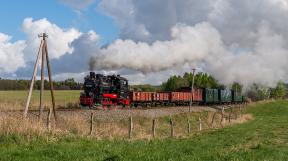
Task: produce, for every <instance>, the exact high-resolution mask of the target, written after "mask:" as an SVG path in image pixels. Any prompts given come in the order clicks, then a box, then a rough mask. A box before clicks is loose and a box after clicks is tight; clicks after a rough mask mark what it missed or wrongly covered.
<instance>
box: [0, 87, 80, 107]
mask: <svg viewBox="0 0 288 161" xmlns="http://www.w3.org/2000/svg"><path fill="white" fill-rule="evenodd" d="M80 92H81V91H78V90H75V91H74V90H63V91H62V90H56V91H55V101H56V106H57V107H71V106H75V105H77V104H78V101H79V96H80ZM27 95H28V91H0V102H1V104H0V111H1V110H22V109H23V108H24V106H25V103H26V99H27ZM39 97H40V91H39V90H35V91H33V94H32V97H31V103H30V109H37V108H39V102H40V98H39ZM44 101H45V105H46V106H50V105H51V94H50V91H48V90H46V91H45V92H44Z"/></svg>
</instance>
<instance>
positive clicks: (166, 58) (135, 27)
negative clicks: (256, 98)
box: [90, 0, 288, 86]
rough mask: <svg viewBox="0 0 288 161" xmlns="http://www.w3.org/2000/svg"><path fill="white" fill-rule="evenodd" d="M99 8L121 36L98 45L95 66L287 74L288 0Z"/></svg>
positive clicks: (255, 77)
mask: <svg viewBox="0 0 288 161" xmlns="http://www.w3.org/2000/svg"><path fill="white" fill-rule="evenodd" d="M98 9H99V10H100V11H102V12H103V13H105V14H106V15H108V16H110V17H112V18H113V19H114V20H115V22H116V23H117V24H118V26H119V27H120V36H121V37H120V39H117V40H115V41H114V42H113V43H111V44H109V45H108V46H107V47H105V48H102V49H101V50H100V51H97V53H96V54H95V55H94V56H93V58H92V59H91V60H90V68H91V69H97V70H101V69H119V68H120V69H122V68H123V69H127V68H128V69H132V70H135V71H140V72H142V73H144V74H147V73H151V72H152V73H155V72H156V73H157V72H160V71H166V70H171V69H176V68H177V69H179V68H181V67H183V66H187V65H188V66H190V67H191V68H192V67H198V68H201V69H202V70H204V71H206V72H208V73H210V74H212V75H214V76H215V77H216V78H217V79H218V80H220V81H221V82H222V83H225V84H229V83H232V82H234V81H237V82H240V83H242V84H244V85H250V84H252V83H261V84H265V85H270V86H273V85H275V84H276V83H277V82H278V81H279V80H284V81H287V80H288V65H287V64H288V49H287V45H286V44H288V32H287V28H288V21H287V22H286V21H283V20H285V19H288V14H287V13H288V1H287V0H254V1H253V2H252V1H250V0H241V1H236V0H216V1H212V0H203V1H201V2H200V1H197V0H168V1H167V0H159V1H157V2H156V1H154V0H147V1H133V0H124V1H122V0H110V1H102V2H101V3H100V4H99V6H98Z"/></svg>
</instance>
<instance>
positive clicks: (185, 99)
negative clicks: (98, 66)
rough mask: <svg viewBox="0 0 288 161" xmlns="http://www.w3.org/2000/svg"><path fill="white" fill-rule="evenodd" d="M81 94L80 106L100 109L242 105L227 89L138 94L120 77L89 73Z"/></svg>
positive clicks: (236, 95) (243, 99) (238, 94)
mask: <svg viewBox="0 0 288 161" xmlns="http://www.w3.org/2000/svg"><path fill="white" fill-rule="evenodd" d="M83 90H84V92H81V94H80V106H81V107H88V108H94V107H97V106H101V107H111V106H113V107H119V106H121V107H148V106H149V107H156V106H188V105H190V104H191V103H192V104H198V105H217V104H242V103H245V97H244V96H242V95H241V93H240V92H237V91H235V90H231V89H210V88H195V89H193V91H191V89H189V88H187V89H184V90H183V89H182V90H181V89H180V90H177V91H169V92H167V91H163V92H138V91H131V90H129V84H128V80H127V79H126V78H124V77H121V76H120V75H107V76H105V75H103V74H96V73H95V72H90V74H89V75H87V76H86V77H85V78H84V84H83Z"/></svg>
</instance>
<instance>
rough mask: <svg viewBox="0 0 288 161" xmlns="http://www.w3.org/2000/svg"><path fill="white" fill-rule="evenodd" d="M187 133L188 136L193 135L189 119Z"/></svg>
mask: <svg viewBox="0 0 288 161" xmlns="http://www.w3.org/2000/svg"><path fill="white" fill-rule="evenodd" d="M187 132H188V134H190V133H191V123H190V120H189V119H187Z"/></svg>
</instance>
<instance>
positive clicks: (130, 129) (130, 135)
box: [129, 117, 133, 139]
mask: <svg viewBox="0 0 288 161" xmlns="http://www.w3.org/2000/svg"><path fill="white" fill-rule="evenodd" d="M132 132H133V120H132V117H130V118H129V139H131V138H132Z"/></svg>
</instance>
